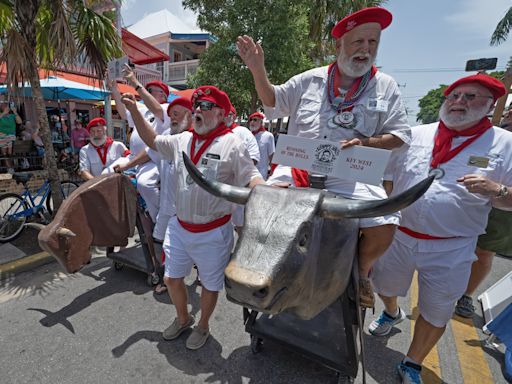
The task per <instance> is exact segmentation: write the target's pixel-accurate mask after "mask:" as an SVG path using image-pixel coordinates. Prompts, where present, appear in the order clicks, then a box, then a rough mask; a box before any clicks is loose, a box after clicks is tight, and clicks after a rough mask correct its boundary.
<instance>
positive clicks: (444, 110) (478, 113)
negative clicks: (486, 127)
mask: <svg viewBox="0 0 512 384" xmlns="http://www.w3.org/2000/svg"><path fill="white" fill-rule="evenodd" d="M488 110H489V106H488V105H487V106H484V107H482V108H479V109H468V110H467V111H466V113H464V114H462V115H458V116H454V115H451V114H450V112H448V106H447V104H446V102H444V103H443V105H441V109H440V110H439V118H440V119H441V120H442V121H443V123H444V124H445V125H446V126H447V127H448V128H452V127H453V128H456V127H461V126H463V125H467V124H471V123H475V124H476V123H478V122H479V121H480V120H482V119H483V118H484V117H485V115H487V111H488Z"/></svg>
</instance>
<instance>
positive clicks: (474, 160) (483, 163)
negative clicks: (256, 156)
mask: <svg viewBox="0 0 512 384" xmlns="http://www.w3.org/2000/svg"><path fill="white" fill-rule="evenodd" d="M468 165H470V166H472V167H477V168H487V166H488V165H489V158H488V157H480V156H469V160H468Z"/></svg>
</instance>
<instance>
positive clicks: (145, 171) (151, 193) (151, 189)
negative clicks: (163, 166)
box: [136, 160, 160, 222]
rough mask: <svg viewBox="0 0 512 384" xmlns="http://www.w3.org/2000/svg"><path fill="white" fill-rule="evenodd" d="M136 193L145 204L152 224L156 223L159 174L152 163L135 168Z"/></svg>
mask: <svg viewBox="0 0 512 384" xmlns="http://www.w3.org/2000/svg"><path fill="white" fill-rule="evenodd" d="M136 177H137V191H138V192H139V193H140V195H141V196H142V198H143V199H144V201H145V202H146V209H147V211H148V213H149V216H151V220H153V222H155V221H156V214H157V213H158V206H159V205H160V186H159V182H160V174H159V173H158V168H157V166H156V164H155V163H154V162H153V161H151V160H150V161H148V162H146V163H144V164H142V165H139V166H138V167H137V176H136Z"/></svg>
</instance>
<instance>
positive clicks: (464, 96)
mask: <svg viewBox="0 0 512 384" xmlns="http://www.w3.org/2000/svg"><path fill="white" fill-rule="evenodd" d="M461 97H462V99H463V100H465V101H473V100H475V99H476V98H477V97H485V98H486V99H493V97H492V96H483V95H477V94H476V93H451V94H449V95H448V96H446V99H447V100H449V101H457V100H459V98H461Z"/></svg>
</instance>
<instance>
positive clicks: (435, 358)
mask: <svg viewBox="0 0 512 384" xmlns="http://www.w3.org/2000/svg"><path fill="white" fill-rule="evenodd" d="M410 300H411V312H412V313H411V340H412V337H413V335H414V325H415V324H416V319H417V318H418V315H419V310H418V273H417V272H414V276H413V278H412V284H411V295H410ZM422 365H423V370H422V373H421V377H422V379H423V381H424V383H425V384H440V383H442V382H443V381H442V380H441V366H440V365H439V352H438V351H437V345H436V346H434V348H432V350H431V351H430V353H429V354H428V355H427V357H426V358H425V360H424V361H423V364H422Z"/></svg>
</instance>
